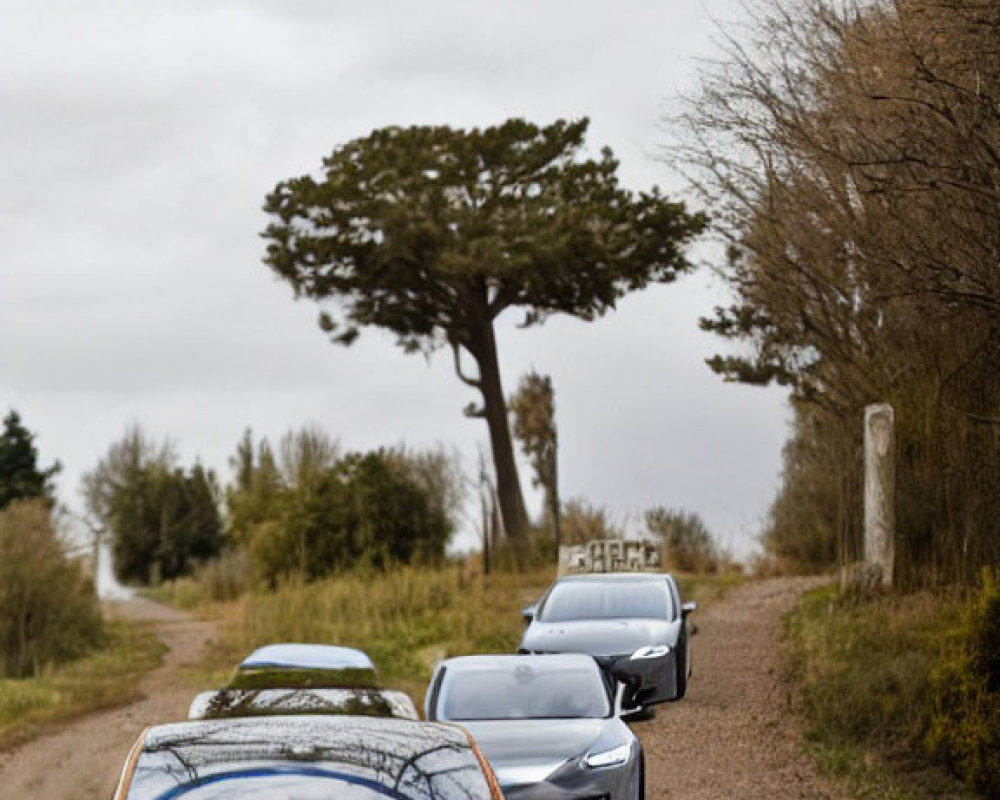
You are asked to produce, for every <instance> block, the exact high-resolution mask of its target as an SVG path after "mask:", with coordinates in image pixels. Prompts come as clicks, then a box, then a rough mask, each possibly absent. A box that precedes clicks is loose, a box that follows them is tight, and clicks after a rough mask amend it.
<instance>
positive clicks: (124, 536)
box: [109, 465, 223, 584]
mask: <svg viewBox="0 0 1000 800" xmlns="http://www.w3.org/2000/svg"><path fill="white" fill-rule="evenodd" d="M217 495H218V489H217V487H216V485H215V478H214V476H213V475H212V473H210V472H207V471H205V470H204V469H203V468H202V467H201V466H200V465H195V466H194V467H193V468H192V469H191V471H190V472H189V473H185V472H184V471H183V470H181V469H174V470H165V469H162V468H159V467H155V466H154V467H143V468H140V469H138V470H136V471H135V472H134V473H133V474H132V475H131V476H130V480H129V482H128V483H127V484H126V485H124V486H121V487H119V488H118V490H117V491H116V492H115V493H114V495H113V497H112V499H111V504H110V508H109V511H110V519H109V521H110V523H111V532H112V536H113V540H112V543H113V550H114V557H115V570H116V572H117V573H118V577H119V578H121V579H122V580H124V581H136V582H139V583H143V584H148V583H151V582H158V581H159V580H162V579H171V578H176V577H178V576H179V575H185V574H187V573H189V572H190V571H191V570H192V569H193V568H194V566H195V565H196V564H197V563H199V562H200V561H204V560H205V559H208V558H211V557H212V556H214V555H216V554H217V553H218V552H219V550H220V549H221V547H222V541H223V531H222V520H221V517H220V515H219V508H218V502H217Z"/></svg>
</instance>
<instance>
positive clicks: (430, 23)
mask: <svg viewBox="0 0 1000 800" xmlns="http://www.w3.org/2000/svg"><path fill="white" fill-rule="evenodd" d="M740 13H741V12H740V9H739V6H738V3H737V2H735V0H701V1H700V2H698V1H697V0H616V2H613V3H612V2H609V0H603V2H597V0H518V1H517V2H510V1H509V0H491V2H488V3H487V2H478V1H477V0H422V2H420V3H414V2H412V0H398V1H395V2H390V1H388V0H365V1H364V2H359V0H351V2H340V0H143V1H142V2H134V0H91V1H90V2H86V3H81V2H79V0H43V1H40V0H4V2H3V4H2V5H0V154H2V155H0V411H3V410H5V409H6V408H10V407H13V408H16V409H17V410H18V411H19V412H20V413H21V415H22V417H23V419H24V422H25V423H26V424H27V426H28V427H29V428H30V429H31V430H32V431H34V432H36V433H37V434H38V440H37V442H38V445H39V448H40V450H41V454H42V458H43V462H44V463H46V464H47V463H49V462H50V461H52V460H54V459H59V460H61V461H62V462H63V465H64V469H63V472H62V474H61V476H60V479H59V490H60V497H61V499H62V500H63V501H64V502H65V503H67V504H69V505H71V506H76V507H79V506H80V499H79V494H78V480H79V477H80V474H81V473H82V472H84V471H86V470H87V469H89V468H91V467H92V466H93V465H94V464H95V463H96V461H97V460H98V459H99V458H100V457H101V456H102V455H103V453H104V452H105V451H106V449H107V448H108V446H109V445H110V444H111V442H112V441H114V440H115V439H116V438H118V437H119V436H121V434H122V433H123V431H124V429H125V427H126V426H127V425H128V424H129V423H131V422H139V423H141V424H142V425H143V426H144V427H145V428H146V429H147V430H148V431H149V432H150V433H152V434H153V435H154V436H157V437H162V436H170V437H173V438H174V439H175V440H176V441H177V443H178V450H179V452H180V455H181V457H182V459H183V460H184V461H185V462H187V463H190V462H191V461H193V460H194V459H195V458H199V459H200V460H201V461H202V462H203V463H205V464H207V465H209V466H211V467H214V468H215V469H217V470H218V471H219V473H220V476H221V477H223V478H228V477H229V469H228V466H227V459H228V456H229V455H230V454H231V453H232V452H233V450H234V449H235V445H236V442H237V440H238V439H239V437H240V435H241V432H242V431H243V430H244V429H245V428H246V427H248V426H250V427H252V428H253V429H254V432H255V433H256V434H258V435H266V436H269V437H271V438H272V440H273V439H277V438H279V437H280V435H281V433H282V432H284V431H286V430H288V429H289V428H293V427H299V426H301V425H303V424H307V423H317V424H319V425H321V426H322V427H324V428H326V429H327V430H328V431H330V433H331V434H332V435H334V436H336V437H339V438H340V439H341V441H342V442H343V444H344V446H345V447H347V448H350V449H368V448H373V447H377V446H379V445H383V444H395V443H399V442H401V441H405V442H407V443H408V444H411V445H414V446H424V445H435V444H438V443H441V444H444V445H446V446H447V447H449V448H452V447H453V448H456V449H457V450H458V451H459V452H461V453H462V454H463V456H464V457H465V459H466V462H467V468H468V470H469V471H470V473H471V472H472V471H473V469H474V462H475V457H476V456H475V454H476V450H477V446H478V445H479V444H480V443H481V444H482V445H483V446H484V447H485V446H486V442H487V437H486V429H485V424H484V423H483V422H482V421H474V420H467V419H465V418H464V417H463V416H462V414H461V409H462V408H463V407H464V406H465V405H466V403H468V402H469V401H470V400H473V399H476V398H475V397H473V396H472V395H471V394H470V390H469V389H468V388H467V387H465V386H464V385H462V384H461V383H459V381H458V380H457V379H456V378H455V377H454V375H453V372H452V366H451V362H450V358H449V357H448V356H447V354H446V353H441V354H439V355H438V356H436V357H434V358H432V359H431V361H430V362H428V361H426V360H424V359H423V358H422V357H420V356H407V355H404V354H403V353H402V352H401V351H400V350H398V349H397V348H396V347H395V346H394V344H393V342H392V340H391V338H390V337H389V336H388V335H386V334H382V333H380V332H377V331H369V332H366V333H365V335H363V336H362V338H361V340H360V341H359V342H358V343H357V344H355V345H354V346H353V347H351V348H349V349H345V348H340V347H337V346H335V345H332V344H330V343H329V342H328V341H327V340H326V339H325V337H324V335H323V334H322V333H321V331H320V330H319V328H318V326H317V324H316V316H317V311H316V308H315V306H314V305H313V304H312V303H309V302H294V301H293V298H292V293H291V290H290V288H289V287H288V286H287V285H285V284H283V283H279V282H278V280H277V279H276V278H275V277H273V276H272V274H271V273H270V271H269V270H268V269H267V268H266V267H265V266H263V265H262V263H261V255H262V252H263V242H262V240H261V239H260V238H259V235H258V234H259V232H260V231H261V230H262V229H263V227H264V225H265V223H266V220H265V217H264V215H263V213H262V212H261V211H260V207H261V204H262V202H263V199H264V196H265V194H266V193H267V192H268V191H269V190H270V189H272V188H273V187H274V185H275V184H276V183H277V182H278V181H280V180H282V179H284V178H287V177H291V176H293V175H300V174H303V173H307V172H315V171H316V170H317V168H318V166H319V164H320V160H321V158H322V157H323V156H324V155H326V154H328V153H329V152H330V151H331V150H332V149H333V148H334V147H336V146H337V145H338V144H340V143H343V142H345V141H347V140H349V139H352V138H355V137H359V136H364V135H366V134H368V133H370V132H371V131H372V129H374V128H377V127H381V126H384V125H390V124H396V125H410V124H449V125H452V126H457V127H469V126H484V125H490V124H495V123H499V122H501V121H503V120H504V119H506V118H508V117H512V116H522V117H526V118H528V119H530V120H532V121H535V122H539V123H547V122H550V121H552V120H554V119H556V118H559V117H563V118H577V117H580V116H584V115H586V116H589V117H590V118H591V120H592V122H591V129H590V134H589V139H588V142H589V144H590V145H591V146H592V147H593V149H594V151H595V152H596V150H597V149H598V148H599V147H600V146H603V145H610V146H611V147H612V149H613V150H614V151H615V154H616V155H617V156H618V157H619V158H620V160H621V176H622V179H623V181H624V183H625V184H626V185H628V186H630V187H632V188H634V189H643V188H648V187H649V186H651V185H653V184H659V185H660V186H662V187H665V188H668V189H669V190H671V191H672V192H674V193H675V194H677V193H682V192H683V189H682V187H681V185H680V184H679V182H678V180H677V179H676V177H675V176H674V175H673V174H672V173H671V172H670V171H669V170H668V169H667V167H666V166H665V165H664V164H663V163H661V162H660V161H659V160H658V159H657V157H656V156H657V152H658V151H659V150H660V148H661V147H662V146H663V145H664V144H665V137H664V134H663V133H662V131H661V130H660V128H659V127H658V123H659V120H660V119H661V118H662V117H663V115H664V114H665V113H668V112H669V110H670V107H671V104H672V102H673V98H674V97H675V96H676V93H677V91H678V90H679V89H681V88H683V87H685V86H689V85H690V83H691V80H692V75H693V70H694V68H695V63H694V62H695V60H696V59H697V58H699V57H706V56H711V55H712V53H713V52H714V48H713V42H712V39H713V36H714V35H715V28H714V23H713V21H712V20H713V19H717V20H738V19H739V15H740ZM699 252H700V253H701V254H702V256H704V257H710V254H711V250H710V249H707V248H706V249H704V250H701V251H699ZM725 300H726V295H725V289H724V287H723V286H722V285H721V284H720V283H719V282H718V281H717V280H716V279H714V278H713V277H712V275H711V272H710V270H708V269H702V270H701V271H700V272H699V273H698V274H697V275H695V276H692V277H687V278H685V279H683V280H682V281H681V282H679V283H677V284H675V285H673V286H667V287H658V288H656V289H653V290H649V291H646V292H644V293H642V294H640V295H635V296H633V297H631V298H629V299H627V300H626V301H624V302H622V303H621V304H620V306H619V309H618V310H617V311H616V312H615V313H613V314H611V315H609V316H608V317H606V318H604V319H602V320H600V321H598V322H596V323H589V324H585V323H582V322H579V321H577V320H573V319H568V318H554V319H552V320H550V321H549V322H548V323H547V324H546V325H545V326H544V327H543V328H541V329H532V330H527V331H523V330H520V329H517V328H516V327H515V326H514V323H515V322H516V319H517V314H516V313H513V312H512V313H511V316H510V318H509V319H508V318H506V317H504V318H501V322H500V326H499V327H500V330H499V348H500V359H501V365H502V369H503V375H504V379H505V382H506V388H507V390H508V392H509V391H512V390H513V389H514V387H515V386H516V383H517V380H518V378H519V377H520V375H522V374H523V373H524V372H526V371H527V370H529V369H530V368H532V367H534V368H535V369H537V370H538V371H540V372H543V373H547V374H550V375H552V377H553V380H554V385H555V390H556V403H557V422H558V425H559V429H560V437H561V438H560V444H561V451H560V459H561V462H560V477H561V482H562V487H561V489H562V494H563V496H564V497H565V498H569V497H575V496H583V497H586V498H587V499H588V501H590V502H591V503H593V504H595V505H598V506H606V507H607V508H608V509H610V510H611V511H612V512H613V515H614V516H615V517H616V518H617V519H618V520H619V521H632V522H634V521H636V520H638V518H639V515H640V513H641V511H642V510H643V509H646V508H648V507H650V506H653V505H660V504H662V505H668V506H674V507H680V508H685V509H688V510H692V511H697V512H699V513H700V514H701V515H702V516H703V517H704V518H705V520H706V521H707V522H708V524H709V526H710V527H711V528H712V529H713V530H714V531H716V533H717V534H718V536H719V538H720V539H721V540H722V541H723V542H724V543H727V544H729V545H730V546H731V547H733V548H734V549H735V550H736V551H737V552H739V553H741V554H745V553H746V552H748V551H749V549H750V548H751V546H752V540H753V537H754V535H755V534H756V532H757V530H758V529H759V526H760V523H761V520H762V518H763V515H764V513H765V511H766V508H767V505H768V503H769V501H770V500H771V498H772V497H773V494H774V490H775V488H776V485H777V479H778V470H779V467H780V450H781V446H782V443H783V441H784V438H785V435H786V417H787V409H786V407H785V399H784V394H783V393H782V392H780V391H777V390H761V389H754V388H750V387H743V386H733V385H727V384H724V383H723V382H722V381H721V380H720V379H719V378H718V377H717V376H715V375H713V374H712V373H711V371H710V370H709V369H708V368H707V367H706V366H705V365H704V359H705V358H706V357H708V356H710V355H712V354H713V353H715V352H717V351H718V350H719V348H720V347H721V346H722V345H721V343H720V342H719V341H717V340H716V339H715V338H714V337H712V336H709V335H707V334H704V333H702V332H700V331H699V330H698V327H697V319H698V317H699V316H700V315H704V314H708V313H710V312H711V309H712V307H713V306H714V305H717V304H720V303H723V302H725ZM522 479H523V482H524V483H525V485H526V486H525V488H526V489H527V488H528V483H529V480H528V473H527V470H526V469H525V470H524V472H523V474H522ZM529 499H530V501H531V503H532V505H533V508H532V511H533V512H536V511H538V506H539V505H540V501H539V498H538V497H537V496H536V495H533V494H529ZM471 540H472V532H471V530H470V531H465V532H463V534H462V535H461V536H460V538H459V544H460V545H465V544H468V543H470V542H471Z"/></svg>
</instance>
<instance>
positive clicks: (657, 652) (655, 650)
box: [629, 644, 670, 661]
mask: <svg viewBox="0 0 1000 800" xmlns="http://www.w3.org/2000/svg"><path fill="white" fill-rule="evenodd" d="M669 652H670V648H669V647H668V646H667V645H665V644H655V645H649V646H647V647H640V648H639V649H638V650H636V651H635V652H634V653H632V655H631V656H629V660H630V661H638V660H639V659H642V658H663V656H665V655H666V654H667V653H669Z"/></svg>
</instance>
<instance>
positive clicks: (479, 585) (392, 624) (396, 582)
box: [215, 565, 555, 697]
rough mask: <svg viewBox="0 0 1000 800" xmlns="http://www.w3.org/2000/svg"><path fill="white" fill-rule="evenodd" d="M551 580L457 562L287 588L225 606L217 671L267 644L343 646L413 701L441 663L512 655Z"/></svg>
mask: <svg viewBox="0 0 1000 800" xmlns="http://www.w3.org/2000/svg"><path fill="white" fill-rule="evenodd" d="M554 577H555V572H554V570H553V569H538V570H532V571H529V572H524V573H502V574H494V575H490V576H484V575H483V574H482V573H481V572H479V571H478V570H475V569H472V568H470V567H469V566H467V565H458V566H450V567H444V568H440V569H428V568H417V567H401V568H398V569H395V570H392V571H389V572H370V573H350V574H345V575H341V576H337V577H333V578H329V579H326V580H322V581H316V582H313V583H287V584H285V585H283V586H281V587H279V588H278V589H276V590H275V591H270V592H260V593H251V594H249V595H247V596H245V597H244V598H243V599H242V600H240V601H239V602H238V603H237V604H235V605H230V606H229V607H228V608H227V609H223V611H222V617H223V621H224V624H223V630H224V632H223V635H222V638H221V641H220V647H219V648H218V649H217V651H216V664H215V666H216V667H217V668H219V669H225V668H226V666H227V665H234V664H236V663H237V662H238V661H239V660H240V659H241V658H242V657H243V656H244V655H246V653H248V652H249V651H250V650H252V649H254V648H255V647H259V646H261V645H264V644H269V643H273V642H287V641H295V642H318V643H327V644H339V645H347V646H351V647H359V648H361V649H363V650H365V652H367V653H368V654H369V655H370V656H371V657H372V659H373V661H374V662H375V664H376V666H377V667H378V669H379V672H380V674H381V675H382V678H383V680H384V682H385V683H387V684H391V685H393V686H398V687H400V688H402V689H404V690H405V691H409V692H410V693H411V694H413V695H414V696H415V697H418V696H419V695H420V693H421V692H422V691H423V688H424V686H425V685H426V682H427V680H428V679H429V678H430V675H431V671H432V669H433V667H434V665H435V664H436V663H437V661H438V660H440V659H442V658H447V657H450V656H455V655H464V654H468V653H486V652H494V653H511V652H513V651H514V649H515V648H516V647H517V644H518V641H519V640H520V637H521V633H522V631H523V630H524V623H523V620H522V617H521V609H522V608H523V607H524V606H525V605H526V604H528V603H530V602H532V601H534V600H535V599H537V598H538V596H539V595H540V594H541V593H542V592H543V591H544V590H545V588H546V587H547V586H548V585H549V583H550V582H551V581H552V580H553V579H554Z"/></svg>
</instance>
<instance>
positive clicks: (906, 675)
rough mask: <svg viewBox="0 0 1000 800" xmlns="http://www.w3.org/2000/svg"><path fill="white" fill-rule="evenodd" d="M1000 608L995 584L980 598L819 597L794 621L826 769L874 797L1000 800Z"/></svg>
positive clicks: (797, 672) (795, 666) (793, 640)
mask: <svg viewBox="0 0 1000 800" xmlns="http://www.w3.org/2000/svg"><path fill="white" fill-rule="evenodd" d="M998 610H1000V593H998V592H997V591H996V588H995V585H992V588H991V584H990V583H989V582H987V585H986V586H985V587H984V589H983V590H981V591H980V592H979V593H974V594H972V595H970V596H969V597H963V596H950V597H949V596H942V595H940V594H933V593H930V592H923V593H919V594H913V595H906V596H885V597H877V598H871V597H863V596H860V595H850V594H848V595H842V594H839V593H838V592H837V590H836V589H835V588H833V587H829V588H824V589H820V590H816V591H814V592H812V593H810V594H808V595H807V596H806V597H805V598H804V600H803V602H802V603H801V604H800V605H799V607H798V608H797V609H796V610H795V611H794V612H793V613H792V614H791V615H789V617H788V618H787V621H786V622H787V632H788V640H789V650H790V654H791V661H790V666H791V670H792V677H793V678H794V680H795V681H796V682H797V683H798V684H799V685H800V687H801V693H800V696H799V699H800V710H801V711H802V712H803V713H804V715H805V717H806V719H807V720H808V724H809V731H808V733H809V741H810V745H809V746H810V749H811V750H812V752H813V753H814V755H816V757H817V758H818V760H819V762H820V764H821V765H822V766H823V767H824V769H825V770H826V771H828V772H829V773H831V774H833V775H836V776H838V777H840V778H842V779H844V780H845V781H846V782H847V784H848V786H849V788H850V789H851V791H852V793H853V794H855V796H857V797H859V798H863V799H864V798H871V799H872V800H875V798H879V800H883V798H890V799H892V798H900V799H901V800H902V798H911V799H912V798H942V797H954V798H965V797H972V796H974V795H973V794H972V788H978V789H979V790H980V791H982V792H983V794H984V796H987V797H995V796H997V794H996V793H997V792H998V791H1000V784H998V782H997V781H998V777H1000V770H998V768H997V767H998V765H1000V697H998V695H997V692H996V688H995V685H994V688H993V690H992V692H991V691H990V688H989V687H990V685H991V681H992V682H993V684H995V681H996V680H997V676H998V674H1000V673H998V671H997V670H996V667H995V665H992V666H991V665H990V663H989V658H991V657H992V659H993V661H996V658H997V656H996V652H997V649H996V647H995V646H994V644H993V643H995V641H996V640H997V638H998V636H1000V614H997V611H998ZM989 653H993V655H992V656H989V655H987V654H989ZM977 654H978V655H977ZM984 655H985V658H984V657H983V656H984ZM977 658H978V659H979V662H980V663H978V664H972V665H970V664H969V661H970V660H972V661H975V660H976V659H977ZM929 756H930V757H929ZM948 766H953V767H956V768H958V770H959V771H960V773H961V774H962V775H963V776H964V777H965V779H966V781H967V783H968V784H969V787H971V788H970V789H966V788H963V787H962V785H961V784H960V783H959V782H958V781H957V780H956V779H955V778H954V777H952V776H951V775H950V774H949V772H948V770H947V769H946V767H948Z"/></svg>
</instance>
